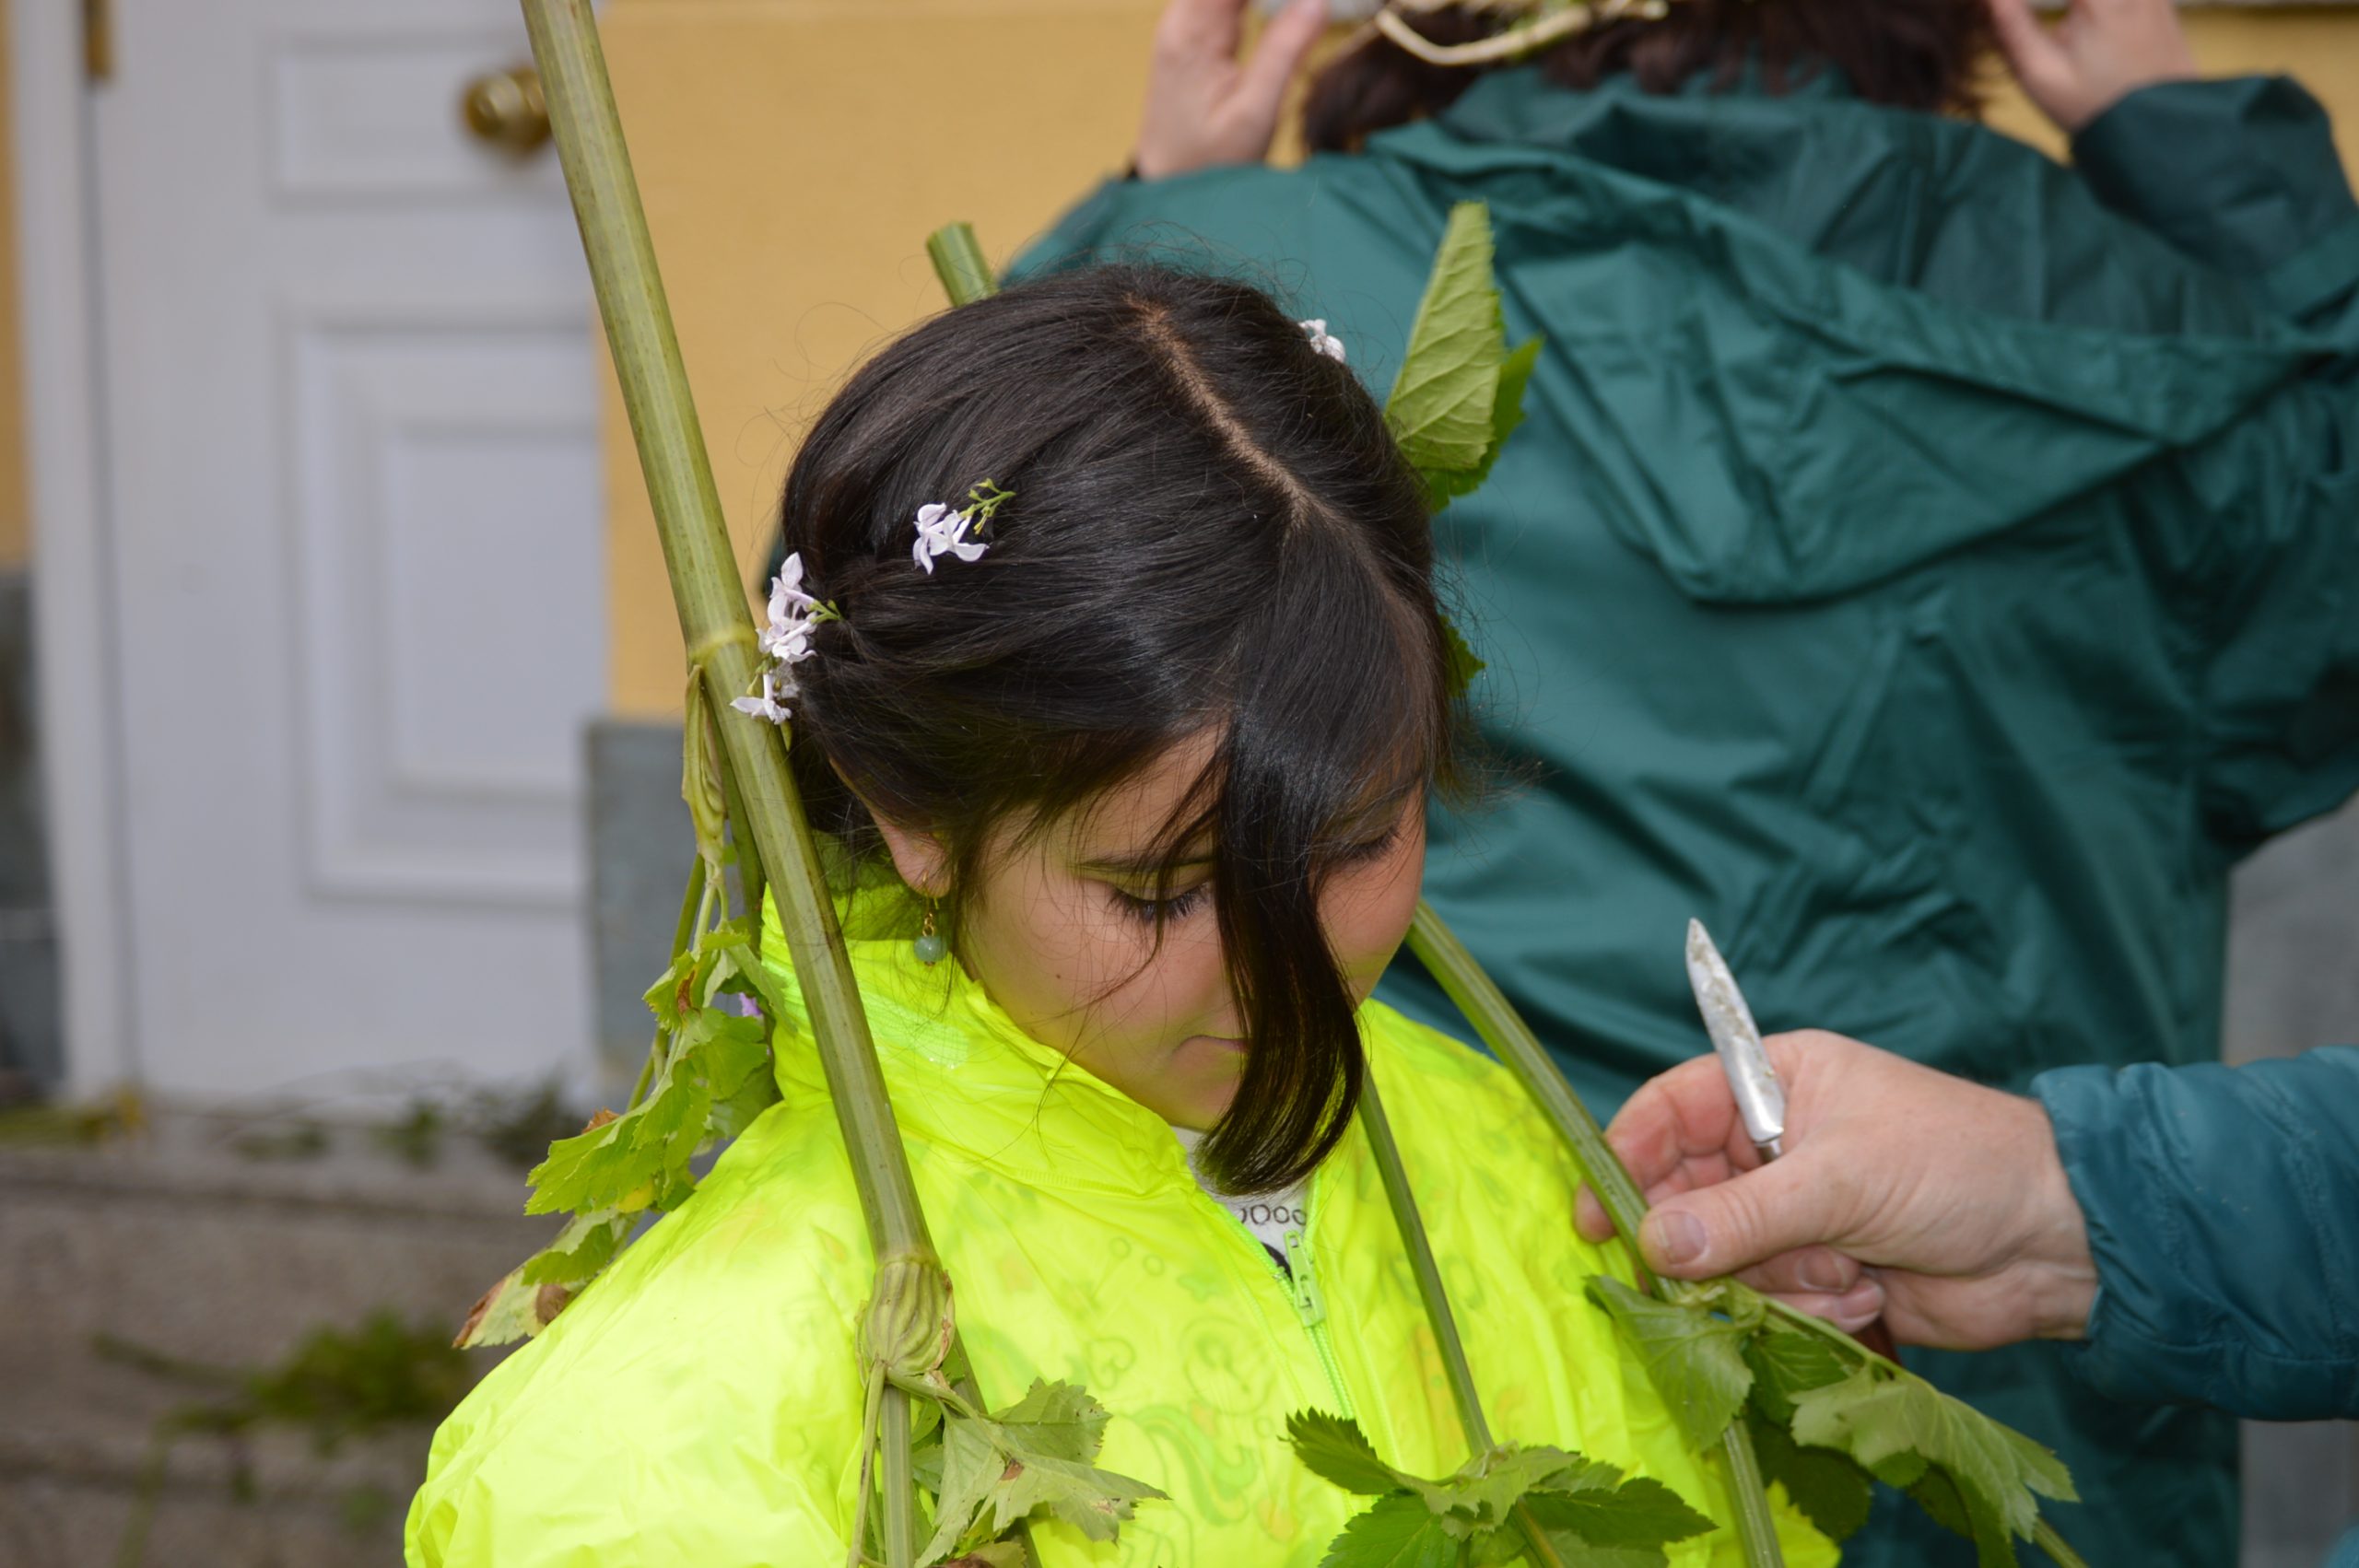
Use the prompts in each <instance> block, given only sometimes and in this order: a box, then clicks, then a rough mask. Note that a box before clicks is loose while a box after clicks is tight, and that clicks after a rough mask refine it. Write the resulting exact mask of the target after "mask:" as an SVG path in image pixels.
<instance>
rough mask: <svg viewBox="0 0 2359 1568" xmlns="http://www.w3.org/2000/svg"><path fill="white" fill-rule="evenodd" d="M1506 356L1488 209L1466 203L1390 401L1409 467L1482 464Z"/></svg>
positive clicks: (1449, 232)
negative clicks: (1495, 284)
mask: <svg viewBox="0 0 2359 1568" xmlns="http://www.w3.org/2000/svg"><path fill="white" fill-rule="evenodd" d="M1506 357H1507V324H1506V322H1505V320H1504V319H1503V318H1502V316H1501V315H1500V312H1499V296H1498V290H1497V288H1496V287H1495V286H1494V285H1493V282H1492V275H1491V214H1490V210H1489V209H1488V208H1486V207H1485V206H1484V205H1483V204H1482V203H1480V202H1461V203H1460V204H1458V205H1456V206H1454V207H1452V208H1451V209H1450V212H1449V226H1448V227H1447V228H1445V229H1444V230H1443V231H1442V240H1441V250H1440V252H1439V253H1438V254H1437V255H1436V256H1435V258H1434V270H1433V274H1432V275H1431V276H1430V277H1429V278H1428V279H1427V280H1426V292H1425V298H1422V299H1421V300H1419V301H1418V303H1417V319H1416V322H1415V324H1414V325H1413V326H1412V327H1411V328H1410V329H1409V346H1408V349H1407V351H1406V352H1405V353H1404V354H1403V355H1402V360H1401V373H1400V374H1399V376H1397V377H1396V378H1394V380H1393V382H1392V392H1391V396H1390V397H1388V398H1387V399H1386V400H1385V404H1384V414H1385V419H1386V422H1387V423H1388V424H1390V425H1391V427H1392V437H1393V439H1394V440H1396V441H1398V442H1399V443H1400V446H1401V453H1402V456H1403V457H1405V458H1407V459H1408V460H1409V463H1410V466H1411V467H1413V468H1415V469H1416V470H1417V471H1418V472H1419V473H1421V474H1422V473H1427V472H1431V471H1437V470H1445V471H1446V470H1460V471H1471V470H1473V469H1475V468H1477V467H1480V466H1481V464H1482V462H1483V457H1484V453H1485V451H1487V450H1488V449H1489V447H1490V445H1491V440H1492V435H1493V431H1494V426H1493V424H1492V418H1491V411H1492V408H1493V405H1494V404H1496V400H1497V396H1498V387H1499V368H1500V365H1501V364H1502V362H1503V361H1504V360H1505V359H1506Z"/></svg>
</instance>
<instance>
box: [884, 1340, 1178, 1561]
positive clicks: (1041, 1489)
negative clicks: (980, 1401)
mask: <svg viewBox="0 0 2359 1568" xmlns="http://www.w3.org/2000/svg"><path fill="white" fill-rule="evenodd" d="M1106 1420H1107V1415H1106V1408H1105V1407H1104V1406H1103V1405H1100V1404H1099V1403H1098V1402H1097V1400H1096V1399H1093V1398H1090V1397H1089V1396H1088V1395H1087V1394H1086V1393H1084V1392H1083V1391H1082V1390H1081V1389H1079V1388H1077V1387H1074V1386H1073V1385H1072V1384H1069V1383H1044V1382H1041V1381H1039V1379H1035V1380H1034V1381H1033V1384H1032V1387H1031V1388H1030V1389H1029V1390H1028V1391H1027V1393H1026V1394H1025V1396H1024V1398H1022V1399H1020V1400H1018V1401H1016V1403H1015V1404H1014V1405H1011V1406H1009V1407H1008V1408H1007V1409H1006V1410H1002V1411H1000V1412H998V1413H997V1414H995V1415H992V1416H988V1417H983V1416H971V1415H961V1414H958V1413H957V1411H956V1410H953V1411H951V1412H949V1413H948V1414H947V1416H946V1417H945V1421H944V1423H943V1424H944V1430H943V1436H942V1445H941V1448H940V1453H941V1459H940V1466H941V1472H940V1474H941V1479H940V1482H939V1485H938V1487H937V1490H936V1504H935V1515H934V1518H935V1526H934V1532H933V1538H932V1539H930V1540H928V1541H927V1543H926V1546H925V1550H923V1551H922V1552H921V1553H920V1554H919V1561H920V1562H924V1563H933V1562H941V1561H943V1560H944V1559H945V1558H947V1557H950V1556H952V1555H956V1554H957V1553H959V1552H961V1551H962V1550H973V1549H975V1548H976V1547H978V1546H980V1545H982V1544H983V1543H985V1542H987V1541H989V1540H991V1539H994V1538H996V1537H999V1536H1003V1535H1005V1534H1006V1533H1007V1532H1008V1530H1009V1529H1010V1528H1012V1527H1014V1526H1015V1522H1016V1521H1017V1520H1019V1519H1023V1518H1027V1517H1029V1516H1031V1515H1034V1514H1038V1513H1046V1514H1048V1515H1050V1516H1051V1517H1054V1518H1058V1519H1062V1520H1063V1521H1064V1522H1065V1523H1066V1524H1069V1525H1071V1526H1073V1527H1074V1528H1075V1529H1077V1530H1080V1531H1081V1532H1082V1533H1083V1534H1084V1535H1086V1536H1087V1537H1088V1538H1089V1539H1092V1540H1112V1539H1114V1537H1115V1535H1116V1533H1117V1531H1118V1530H1119V1529H1120V1527H1121V1524H1122V1522H1123V1521H1124V1520H1126V1519H1128V1518H1130V1517H1131V1515H1132V1513H1133V1506H1134V1504H1138V1503H1141V1502H1144V1501H1145V1500H1147V1499H1149V1498H1159V1497H1161V1496H1163V1495H1164V1494H1163V1493H1162V1492H1158V1491H1157V1490H1156V1489H1155V1488H1154V1487H1151V1486H1149V1485H1147V1484H1146V1483H1145V1482H1144V1481H1142V1480H1133V1479H1132V1478H1130V1477H1129V1476H1124V1475H1117V1474H1116V1473H1115V1472H1113V1471H1112V1470H1105V1469H1098V1468H1097V1467H1096V1466H1095V1465H1092V1464H1090V1463H1089V1462H1088V1461H1089V1460H1091V1459H1093V1458H1095V1457H1097V1448H1098V1445H1099V1443H1100V1442H1101V1441H1102V1440H1103V1437H1104V1433H1105V1428H1106Z"/></svg>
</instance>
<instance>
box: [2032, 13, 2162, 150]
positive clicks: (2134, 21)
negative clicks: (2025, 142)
mask: <svg viewBox="0 0 2359 1568" xmlns="http://www.w3.org/2000/svg"><path fill="white" fill-rule="evenodd" d="M1989 4H1990V22H1991V26H1992V29H1993V30H1994V31H1995V32H1996V33H1997V35H1998V39H1999V52H2000V53H2002V54H2004V55H2005V56H2006V57H2007V65H2008V68H2009V69H2011V70H2012V71H2013V72H2014V74H2015V80H2017V81H2019V82H2021V83H2022V84H2023V88H2024V94H2025V97H2027V98H2029V99H2031V100H2032V102H2033V103H2035V104H2036V105H2038V106H2039V110H2040V112H2041V113H2043V114H2046V115H2047V116H2048V118H2049V119H2050V120H2053V121H2055V122H2056V123H2057V124H2058V125H2060V126H2061V127H2062V128H2063V129H2064V130H2065V132H2066V133H2068V134H2070V133H2073V132H2077V131H2079V130H2080V129H2081V127H2082V126H2083V125H2085V124H2087V123H2089V122H2090V121H2092V120H2094V119H2095V118H2096V117H2097V116H2098V115H2100V114H2102V113H2104V112H2105V111H2107V110H2108V109H2110V108H2112V107H2113V106H2114V105H2115V104H2116V103H2118V102H2119V101H2120V100H2121V99H2123V98H2124V97H2125V96H2127V95H2128V94H2130V93H2132V92H2135V91H2136V90H2137V89H2138V88H2144V87H2152V86H2154V84H2155V83H2156V82H2169V81H2179V80H2184V79H2186V78H2189V77H2192V76H2198V75H2200V74H2201V73H2200V72H2198V71H2197V69H2196V66H2195V56H2194V54H2193V53H2190V52H2189V49H2188V47H2187V35H2186V33H2184V32H2183V31H2181V30H2180V29H2179V25H2178V11H2177V7H2176V6H2173V5H2172V3H2171V0H2071V4H2070V6H2069V7H2068V8H2067V9H2066V11H2065V13H2064V18H2063V20H2061V21H2060V22H2059V23H2057V24H2056V26H2055V27H2054V28H2053V29H2048V28H2046V27H2043V26H2041V25H2040V22H2039V19H2038V18H2036V17H2035V16H2034V15H2033V14H2032V8H2031V0H1989Z"/></svg>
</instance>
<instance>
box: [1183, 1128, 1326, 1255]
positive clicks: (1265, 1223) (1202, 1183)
mask: <svg viewBox="0 0 2359 1568" xmlns="http://www.w3.org/2000/svg"><path fill="white" fill-rule="evenodd" d="M1171 1136H1173V1137H1174V1138H1177V1139H1178V1140H1180V1147H1181V1148H1182V1149H1185V1150H1186V1151H1187V1152H1188V1169H1189V1171H1190V1172H1191V1174H1192V1175H1193V1176H1195V1178H1196V1185H1197V1186H1198V1187H1201V1188H1203V1189H1204V1191H1205V1192H1206V1193H1208V1194H1209V1195H1211V1197H1212V1199H1213V1201H1214V1202H1215V1203H1218V1204H1219V1205H1220V1206H1221V1207H1222V1208H1224V1209H1226V1210H1227V1211H1229V1212H1230V1213H1231V1214H1234V1215H1236V1216H1237V1223H1238V1224H1240V1225H1243V1226H1244V1227H1245V1228H1246V1229H1247V1230H1249V1231H1251V1232H1252V1233H1253V1239H1254V1240H1256V1241H1258V1242H1260V1243H1261V1244H1262V1246H1264V1247H1267V1248H1268V1249H1269V1253H1270V1256H1271V1257H1273V1258H1276V1259H1277V1260H1278V1267H1279V1268H1281V1269H1284V1268H1285V1267H1286V1239H1285V1238H1286V1233H1287V1232H1288V1231H1298V1230H1300V1229H1302V1221H1303V1211H1302V1200H1303V1195H1304V1189H1305V1188H1308V1187H1309V1185H1310V1183H1309V1178H1307V1177H1306V1178H1305V1179H1304V1180H1301V1181H1298V1182H1297V1183H1295V1184H1294V1185H1293V1186H1292V1187H1289V1188H1286V1189H1285V1191H1283V1192H1258V1193H1254V1194H1252V1195H1251V1196H1250V1197H1245V1198H1238V1197H1235V1196H1233V1195H1231V1194H1229V1193H1226V1192H1223V1191H1222V1190H1221V1189H1220V1188H1217V1187H1215V1186H1214V1185H1213V1184H1212V1182H1211V1181H1210V1180H1209V1179H1208V1178H1207V1177H1206V1176H1205V1175H1204V1173H1203V1168H1202V1167H1201V1166H1199V1165H1198V1164H1196V1150H1197V1148H1198V1147H1199V1146H1201V1145H1202V1144H1203V1141H1204V1135H1203V1133H1201V1132H1191V1131H1189V1130H1188V1129H1186V1128H1184V1127H1175V1128H1173V1129H1171Z"/></svg>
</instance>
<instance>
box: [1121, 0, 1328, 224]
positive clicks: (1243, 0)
mask: <svg viewBox="0 0 2359 1568" xmlns="http://www.w3.org/2000/svg"><path fill="white" fill-rule="evenodd" d="M1247 3H1248V0H1170V4H1169V5H1168V6H1165V7H1164V10H1163V19H1162V20H1161V21H1160V22H1158V23H1156V29H1155V58H1154V63H1153V64H1152V65H1151V66H1150V68H1149V70H1148V74H1147V83H1146V111H1145V113H1144V117H1143V118H1142V119H1141V121H1140V123H1139V140H1138V147H1137V150H1136V152H1135V154H1134V155H1133V163H1134V165H1135V167H1136V168H1137V170H1138V172H1139V174H1140V175H1141V176H1142V177H1143V178H1144V179H1148V180H1159V179H1162V178H1163V177H1164V176H1165V175H1168V174H1187V173H1191V172H1192V171H1194V170H1199V169H1209V168H1212V167H1213V166H1214V165H1215V164H1223V163H1259V162H1261V161H1262V159H1263V158H1267V157H1268V156H1269V155H1270V142H1271V139H1272V138H1273V137H1274V136H1275V135H1277V129H1278V110H1279V107H1280V106H1281V105H1282V104H1283V103H1284V102H1285V92H1286V85H1287V84H1288V83H1289V82H1291V81H1293V80H1294V77H1295V74H1296V73H1297V71H1299V70H1300V69H1301V68H1302V63H1303V62H1304V61H1305V60H1306V59H1308V58H1309V54H1310V50H1311V46H1312V45H1313V44H1315V43H1317V42H1318V41H1319V34H1320V29H1323V28H1324V27H1325V26H1326V24H1327V0H1293V3H1292V4H1291V5H1289V6H1286V8H1285V10H1283V11H1281V12H1279V13H1278V14H1277V16H1276V17H1275V18H1273V19H1272V21H1271V22H1270V25H1269V27H1268V28H1267V29H1264V30H1263V32H1262V41H1261V45H1260V47H1259V48H1257V49H1256V50H1255V51H1254V52H1253V57H1252V59H1251V60H1250V61H1247V60H1240V59H1238V51H1239V49H1240V48H1241V47H1242V45H1243V43H1244V38H1245V7H1246V5H1247Z"/></svg>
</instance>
